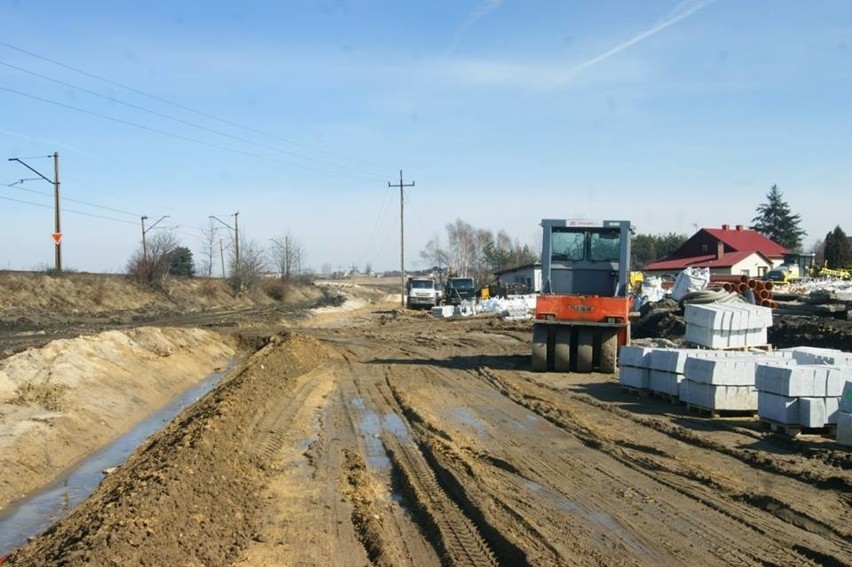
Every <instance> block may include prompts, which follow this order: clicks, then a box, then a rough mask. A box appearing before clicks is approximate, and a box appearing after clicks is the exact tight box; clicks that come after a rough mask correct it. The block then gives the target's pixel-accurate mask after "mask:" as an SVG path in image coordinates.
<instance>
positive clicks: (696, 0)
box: [554, 0, 716, 86]
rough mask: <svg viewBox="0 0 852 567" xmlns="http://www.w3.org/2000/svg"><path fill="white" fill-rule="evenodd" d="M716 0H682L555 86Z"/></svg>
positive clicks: (572, 70)
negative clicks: (665, 14)
mask: <svg viewBox="0 0 852 567" xmlns="http://www.w3.org/2000/svg"><path fill="white" fill-rule="evenodd" d="M714 2H716V0H684V1H683V2H681V3H680V4H678V5H677V6H675V7H674V9H673V10H672V11H671V12H669V14H668V15H667V16H666V17H664V18H663V19H662V20H660V21H658V22H657V23H656V24H654V25H653V26H651V27H650V28H648V29H647V30H645V31H643V32H642V33H640V34H638V35H636V36H634V37H632V38H630V39H628V40H627V41H625V42H624V43H620V44H618V45H616V46H615V47H613V48H612V49H610V50H609V51H606V52H604V53H601V54H600V55H598V56H597V57H593V58H591V59H589V60H588V61H584V62H583V63H580V64H579V65H577V66H576V67H574V68H572V69H570V70H569V71H568V72H567V73H565V75H564V76H563V77H562V78H560V79H559V80H558V81H556V83H555V85H554V86H559V85H562V84H564V83H566V82H568V81H569V80H571V79H572V78H574V76H575V75H577V74H579V73H581V72H582V71H584V70H586V69H588V68H589V67H593V66H595V65H597V64H598V63H600V62H602V61H605V60H606V59H609V58H610V57H612V56H613V55H618V54H619V53H621V52H622V51H624V50H626V49H629V48H630V47H632V46H634V45H636V44H637V43H639V42H641V41H644V40H646V39H648V38H649V37H651V36H653V35H656V34H658V33H660V32H661V31H663V30H665V29H667V28H670V27H671V26H673V25H675V24H676V23H678V22H680V21H681V20H684V19H686V18H688V17H689V16H691V15H692V14H694V13H695V12H697V11H699V10H701V9H703V8H706V7H707V6H709V5H710V4H713V3H714Z"/></svg>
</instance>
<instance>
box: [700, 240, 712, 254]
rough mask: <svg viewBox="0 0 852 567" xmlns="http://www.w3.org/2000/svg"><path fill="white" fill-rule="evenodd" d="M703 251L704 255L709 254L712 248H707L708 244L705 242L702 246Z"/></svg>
mask: <svg viewBox="0 0 852 567" xmlns="http://www.w3.org/2000/svg"><path fill="white" fill-rule="evenodd" d="M701 251H702V252H703V253H704V254H707V253H708V252H710V247H709V246H707V243H706V242H705V243H704V244H702V245H701Z"/></svg>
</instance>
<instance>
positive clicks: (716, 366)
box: [680, 352, 795, 411]
mask: <svg viewBox="0 0 852 567" xmlns="http://www.w3.org/2000/svg"><path fill="white" fill-rule="evenodd" d="M758 364H775V365H791V364H795V360H793V358H792V356H789V355H786V356H785V354H784V353H766V354H751V353H739V352H738V353H736V354H734V353H731V356H728V357H717V358H705V357H699V356H692V355H690V356H689V357H687V359H686V364H685V365H684V376H685V380H684V381H683V382H681V384H680V401H682V402H685V403H687V404H690V405H693V406H696V407H699V408H703V409H706V410H710V411H757V403H758V402H757V388H756V386H755V372H756V369H757V365H758Z"/></svg>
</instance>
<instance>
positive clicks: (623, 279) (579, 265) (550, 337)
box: [532, 219, 631, 373]
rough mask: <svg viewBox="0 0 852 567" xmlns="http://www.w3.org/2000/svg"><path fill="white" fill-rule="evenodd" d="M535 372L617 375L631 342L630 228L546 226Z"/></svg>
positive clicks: (613, 224) (572, 223)
mask: <svg viewBox="0 0 852 567" xmlns="http://www.w3.org/2000/svg"><path fill="white" fill-rule="evenodd" d="M541 226H542V228H543V238H542V254H541V266H542V293H541V294H540V295H539V296H538V297H537V298H536V309H535V323H534V325H533V339H532V368H533V370H535V371H539V372H543V371H556V372H569V371H576V372H591V371H593V370H597V371H599V372H604V373H612V372H615V367H616V356H617V354H618V347H619V346H620V345H624V344H627V342H628V341H629V339H630V321H629V316H630V305H631V297H630V294H629V291H630V289H629V288H630V222H629V221H610V220H605V221H589V220H563V219H545V220H542V221H541Z"/></svg>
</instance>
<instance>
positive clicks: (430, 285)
mask: <svg viewBox="0 0 852 567" xmlns="http://www.w3.org/2000/svg"><path fill="white" fill-rule="evenodd" d="M406 288H407V290H408V293H407V295H408V297H407V301H406V304H407V305H408V307H409V308H410V309H420V308H424V309H431V308H433V307H435V306H436V305H440V304H441V296H442V293H441V288H440V287H438V283H437V282H436V281H435V280H434V279H433V278H408V285H407V286H406Z"/></svg>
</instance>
